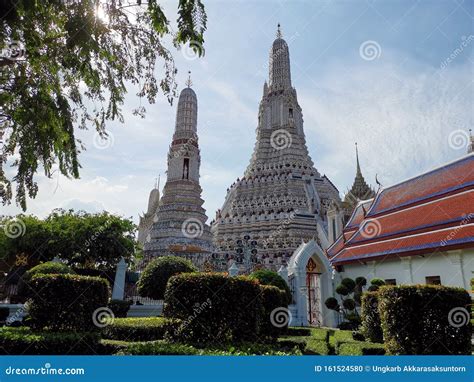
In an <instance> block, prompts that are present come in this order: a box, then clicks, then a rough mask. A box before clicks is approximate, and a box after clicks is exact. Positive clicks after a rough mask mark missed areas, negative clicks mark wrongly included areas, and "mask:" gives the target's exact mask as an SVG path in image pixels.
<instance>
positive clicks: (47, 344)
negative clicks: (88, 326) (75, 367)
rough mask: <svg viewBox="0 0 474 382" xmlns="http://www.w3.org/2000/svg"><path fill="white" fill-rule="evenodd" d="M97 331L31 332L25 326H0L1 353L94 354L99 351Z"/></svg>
mask: <svg viewBox="0 0 474 382" xmlns="http://www.w3.org/2000/svg"><path fill="white" fill-rule="evenodd" d="M98 349H99V336H98V334H97V333H87V332H83V333H78V332H64V333H57V332H49V331H41V332H32V331H31V329H29V328H26V327H21V328H12V327H3V328H0V354H1V355H66V354H67V355H73V354H75V355H78V354H86V355H94V354H97V353H99V350H98Z"/></svg>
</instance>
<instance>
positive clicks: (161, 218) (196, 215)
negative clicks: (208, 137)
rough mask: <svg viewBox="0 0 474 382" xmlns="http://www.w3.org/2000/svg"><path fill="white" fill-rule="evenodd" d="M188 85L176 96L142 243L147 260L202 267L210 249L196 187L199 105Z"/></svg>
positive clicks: (198, 155)
mask: <svg viewBox="0 0 474 382" xmlns="http://www.w3.org/2000/svg"><path fill="white" fill-rule="evenodd" d="M187 85H188V86H187V87H186V88H185V89H183V90H182V91H181V94H180V96H179V101H178V109H177V112H176V126H175V132H174V134H173V140H172V142H171V146H170V149H169V153H168V171H167V179H166V184H165V186H164V188H163V196H162V197H161V199H160V202H159V207H158V209H157V212H156V213H155V216H154V218H153V225H152V227H151V229H150V232H149V234H148V237H147V238H146V240H145V244H144V254H145V258H146V261H147V260H149V259H150V258H152V257H154V256H167V255H175V256H181V257H186V258H188V259H190V260H191V261H192V262H193V263H194V264H195V265H197V266H198V267H200V268H202V267H203V266H204V264H205V262H206V260H207V259H208V258H210V256H211V253H212V251H213V246H212V240H211V234H210V230H209V226H208V225H207V224H206V221H207V216H206V211H205V210H204V208H203V207H202V205H203V203H204V201H203V199H202V198H201V193H202V189H201V186H200V185H199V167H200V164H201V155H200V150H199V144H198V135H197V109H198V103H197V97H196V93H195V92H194V90H193V89H191V80H190V79H188V82H187Z"/></svg>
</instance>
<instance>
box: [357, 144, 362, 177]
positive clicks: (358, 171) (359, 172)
mask: <svg viewBox="0 0 474 382" xmlns="http://www.w3.org/2000/svg"><path fill="white" fill-rule="evenodd" d="M355 146H356V161H357V170H356V174H360V176H362V172H361V171H360V164H359V150H358V149H357V142H356V143H355Z"/></svg>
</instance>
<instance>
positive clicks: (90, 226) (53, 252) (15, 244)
mask: <svg viewBox="0 0 474 382" xmlns="http://www.w3.org/2000/svg"><path fill="white" fill-rule="evenodd" d="M0 223H1V224H2V227H3V229H1V230H0V253H3V254H4V256H5V258H6V259H8V258H12V257H13V258H14V257H16V256H17V255H19V254H23V255H25V256H26V257H27V258H28V264H29V265H31V264H35V263H38V262H41V261H49V260H52V259H53V258H54V257H56V256H58V257H59V258H60V259H62V260H64V261H65V262H66V263H67V264H68V265H69V266H73V267H90V268H95V269H102V270H108V269H112V268H114V267H115V265H116V264H117V262H118V261H119V260H120V258H121V257H124V258H125V259H126V260H130V258H131V256H132V255H133V253H134V251H135V248H136V246H137V243H136V240H135V231H136V226H135V225H134V223H133V222H132V221H131V220H129V219H124V218H122V217H119V216H115V215H112V214H109V213H108V212H102V213H98V214H89V213H85V212H74V211H72V210H70V211H64V210H54V211H53V212H52V213H51V214H50V215H49V216H48V217H47V218H46V219H44V220H41V219H38V218H36V217H34V216H28V215H18V216H16V217H15V218H9V217H4V218H3V219H2V220H1V221H0ZM14 224H16V225H18V226H19V227H20V229H21V231H13V228H12V227H13V225H14Z"/></svg>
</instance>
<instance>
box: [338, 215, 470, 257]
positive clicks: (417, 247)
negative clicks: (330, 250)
mask: <svg viewBox="0 0 474 382" xmlns="http://www.w3.org/2000/svg"><path fill="white" fill-rule="evenodd" d="M466 244H467V245H473V244H474V224H468V225H461V226H458V227H450V228H445V229H443V230H438V231H433V232H424V233H420V234H416V235H410V236H405V237H401V238H396V239H391V240H384V241H378V242H373V243H368V244H361V245H356V246H352V247H346V248H344V249H343V250H342V251H341V252H340V253H339V254H338V255H336V257H333V258H332V259H331V263H333V264H343V263H349V262H353V261H366V260H368V259H371V260H372V259H374V258H380V257H385V256H388V255H390V256H392V255H401V256H404V255H410V254H416V253H422V251H423V250H428V251H429V252H435V251H436V250H440V251H443V250H444V249H445V247H450V248H452V247H454V246H457V247H462V246H465V245H466Z"/></svg>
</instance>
